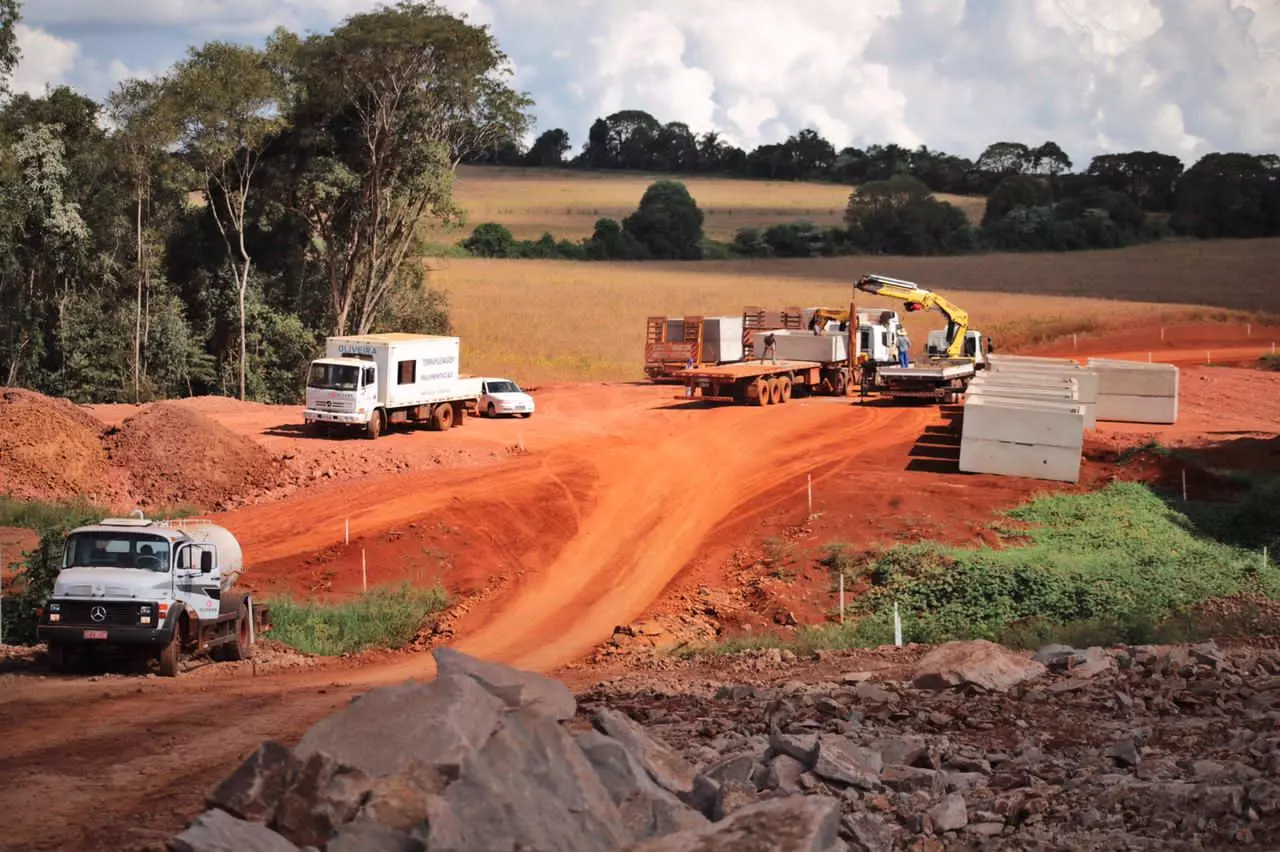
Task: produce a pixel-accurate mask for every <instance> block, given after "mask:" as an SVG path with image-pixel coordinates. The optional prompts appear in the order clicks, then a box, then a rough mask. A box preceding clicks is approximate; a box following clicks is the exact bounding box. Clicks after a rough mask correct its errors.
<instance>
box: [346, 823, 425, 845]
mask: <svg viewBox="0 0 1280 852" xmlns="http://www.w3.org/2000/svg"><path fill="white" fill-rule="evenodd" d="M426 848H427V847H426V846H424V845H423V843H422V841H421V840H418V839H417V838H415V837H411V836H410V835H408V834H406V833H405V832H403V831H398V830H396V829H394V828H390V827H389V826H385V825H377V824H375V823H371V822H360V823H352V824H350V825H344V826H343V827H342V828H340V829H338V832H337V834H335V835H334V836H333V839H332V840H330V841H329V843H328V845H327V846H325V847H324V849H325V852H371V850H374V849H376V850H377V852H426Z"/></svg>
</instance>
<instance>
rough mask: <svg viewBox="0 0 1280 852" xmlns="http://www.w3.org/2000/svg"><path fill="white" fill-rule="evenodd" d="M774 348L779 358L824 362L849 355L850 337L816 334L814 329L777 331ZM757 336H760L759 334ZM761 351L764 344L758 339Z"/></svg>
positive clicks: (841, 358)
mask: <svg viewBox="0 0 1280 852" xmlns="http://www.w3.org/2000/svg"><path fill="white" fill-rule="evenodd" d="M773 335H774V348H775V349H776V350H777V352H778V358H779V359H780V360H781V359H786V360H788V361H818V362H820V363H823V364H828V363H832V362H835V361H843V360H845V359H846V358H848V357H849V338H848V336H847V335H845V334H839V333H837V334H814V333H813V332H812V331H793V330H790V329H784V330H782V331H775V332H774V333H773ZM757 337H759V336H758V335H757ZM756 346H757V347H758V348H759V349H760V351H761V352H763V351H764V348H763V347H764V344H763V343H762V342H760V340H757V341H756Z"/></svg>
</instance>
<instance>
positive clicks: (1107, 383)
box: [1094, 364, 1178, 396]
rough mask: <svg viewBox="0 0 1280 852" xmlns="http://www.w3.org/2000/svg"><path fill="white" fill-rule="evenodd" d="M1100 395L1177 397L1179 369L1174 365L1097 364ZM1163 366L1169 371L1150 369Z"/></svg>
mask: <svg viewBox="0 0 1280 852" xmlns="http://www.w3.org/2000/svg"><path fill="white" fill-rule="evenodd" d="M1094 366H1095V368H1096V369H1097V370H1098V393H1099V395H1115V394H1119V395H1124V396H1177V395H1178V368H1177V367H1175V366H1173V365H1172V364H1164V365H1147V364H1143V365H1139V366H1135V367H1130V366H1127V365H1126V366H1123V367H1122V366H1119V365H1111V364H1096V365H1094ZM1152 366H1163V367H1166V368H1167V369H1162V370H1161V369H1150V368H1151V367H1152Z"/></svg>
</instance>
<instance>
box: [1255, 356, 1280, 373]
mask: <svg viewBox="0 0 1280 852" xmlns="http://www.w3.org/2000/svg"><path fill="white" fill-rule="evenodd" d="M1258 360H1259V364H1258V366H1259V368H1261V369H1263V370H1266V371H1267V372H1269V373H1280V355H1263V356H1262V357H1261V358H1260V359H1258Z"/></svg>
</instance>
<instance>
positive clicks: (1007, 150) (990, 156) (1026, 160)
mask: <svg viewBox="0 0 1280 852" xmlns="http://www.w3.org/2000/svg"><path fill="white" fill-rule="evenodd" d="M1030 160H1031V151H1030V150H1029V149H1028V148H1027V146H1026V145H1023V144H1022V143H1021V142H993V143H991V144H990V145H988V146H987V149H986V150H985V151H983V152H982V156H980V157H978V163H977V168H978V171H981V172H991V173H994V174H1005V175H1011V174H1022V172H1024V171H1026V169H1027V166H1028V165H1029V164H1030Z"/></svg>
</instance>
